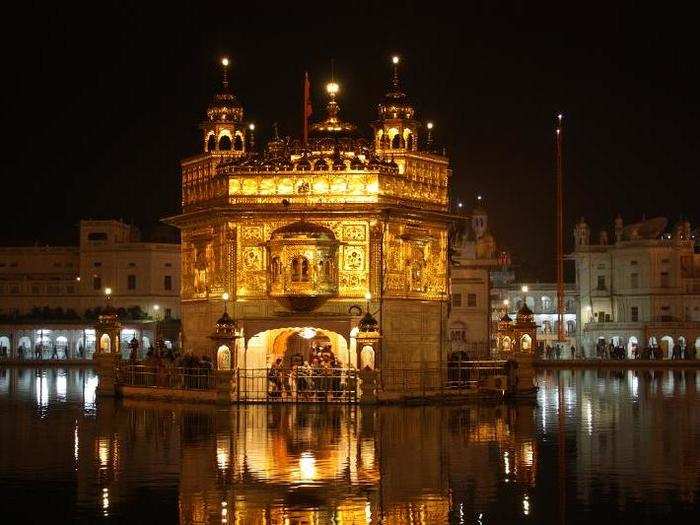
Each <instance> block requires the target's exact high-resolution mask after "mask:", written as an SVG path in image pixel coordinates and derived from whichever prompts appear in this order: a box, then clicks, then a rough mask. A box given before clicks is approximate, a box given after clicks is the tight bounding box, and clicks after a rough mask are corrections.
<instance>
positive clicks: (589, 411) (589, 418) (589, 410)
mask: <svg viewBox="0 0 700 525" xmlns="http://www.w3.org/2000/svg"><path fill="white" fill-rule="evenodd" d="M584 412H585V415H586V427H587V428H588V435H589V436H590V435H591V434H593V407H592V406H591V400H590V399H586V401H585V403H584Z"/></svg>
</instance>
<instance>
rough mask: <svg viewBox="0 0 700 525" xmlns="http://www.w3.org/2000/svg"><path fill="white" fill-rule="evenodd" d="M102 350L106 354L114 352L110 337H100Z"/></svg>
mask: <svg viewBox="0 0 700 525" xmlns="http://www.w3.org/2000/svg"><path fill="white" fill-rule="evenodd" d="M100 350H101V351H102V352H106V353H109V352H111V351H112V341H111V340H110V339H109V335H107V334H102V337H100Z"/></svg>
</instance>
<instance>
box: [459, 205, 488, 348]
mask: <svg viewBox="0 0 700 525" xmlns="http://www.w3.org/2000/svg"><path fill="white" fill-rule="evenodd" d="M499 264H500V263H499V261H498V259H497V257H496V243H495V241H494V238H493V236H492V235H491V233H490V232H489V229H488V215H487V214H486V210H485V209H484V208H483V207H482V206H480V205H477V206H476V207H475V209H474V210H473V211H472V216H471V217H470V218H466V217H465V220H464V221H462V222H461V223H459V224H458V225H457V228H456V232H455V233H454V235H453V238H452V241H451V258H450V297H451V301H450V315H449V324H448V328H449V338H450V355H451V356H452V357H455V358H458V357H459V356H461V357H463V358H464V357H466V356H465V355H464V353H466V354H467V356H468V357H470V358H481V357H487V356H489V355H490V349H491V304H490V300H489V295H490V272H491V271H492V270H494V269H495V268H496V267H498V266H499Z"/></svg>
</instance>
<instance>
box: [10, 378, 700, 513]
mask: <svg viewBox="0 0 700 525" xmlns="http://www.w3.org/2000/svg"><path fill="white" fill-rule="evenodd" d="M94 378H95V376H94V374H93V373H92V372H91V371H89V370H87V371H86V370H80V369H73V368H66V369H43V370H39V369H21V368H12V369H1V368H0V413H4V414H6V415H8V416H9V417H11V420H12V423H13V424H11V425H0V441H1V442H2V443H6V444H8V445H7V446H5V447H0V481H3V482H4V483H6V484H7V481H5V480H4V479H3V478H2V474H3V473H7V472H18V473H19V474H18V475H17V477H16V479H15V481H14V483H25V482H24V481H22V480H24V479H25V478H26V483H27V485H26V486H30V485H31V484H32V483H35V479H36V475H37V474H36V473H41V475H42V476H46V477H47V478H48V479H52V480H55V483H52V485H53V486H59V487H62V488H63V489H64V490H65V491H66V493H67V494H70V496H69V501H68V502H67V503H66V505H70V508H71V509H74V512H75V513H77V515H79V516H85V517H86V519H88V521H95V520H97V519H100V518H108V519H114V520H117V521H120V520H123V519H125V517H127V516H134V515H144V513H146V514H148V512H150V511H151V509H152V507H153V505H154V502H158V510H157V512H158V515H159V517H160V518H161V520H162V521H163V522H168V523H172V522H177V521H179V522H180V523H182V524H204V523H236V524H257V523H266V524H276V523H279V524H297V523H298V524H306V523H308V524H321V523H336V524H348V523H353V524H360V523H363V524H379V523H382V524H384V523H386V524H399V523H402V524H403V523H411V524H421V523H425V524H432V523H470V524H478V523H483V524H486V523H488V524H495V523H512V522H519V521H528V520H529V521H530V522H532V523H562V522H566V519H567V518H570V517H571V516H572V514H575V513H577V514H576V515H577V516H578V515H580V516H589V517H590V516H591V515H592V514H590V513H591V512H597V513H598V514H599V515H602V516H607V512H608V511H607V510H603V506H604V505H606V502H608V503H609V502H610V501H618V502H622V501H623V500H624V502H626V503H625V504H626V505H633V507H634V509H640V512H643V511H644V509H645V508H647V507H645V505H647V506H648V505H657V506H659V508H661V507H662V506H664V505H666V506H668V505H670V503H669V502H673V504H674V505H676V506H679V505H680V506H683V505H685V506H686V507H679V508H688V506H694V505H697V501H698V490H699V487H700V481H699V480H698V477H697V472H698V468H700V450H699V449H698V447H697V446H696V443H697V437H698V429H700V411H698V410H696V408H697V406H698V402H699V399H698V395H697V393H698V387H699V386H700V373H698V372H697V371H695V370H677V371H656V370H637V371H635V370H623V371H619V370H618V371H616V370H601V371H596V370H577V371H546V372H543V373H542V374H541V375H540V377H539V384H540V387H541V389H540V393H539V395H538V400H537V403H536V404H532V405H527V404H525V405H522V404H516V405H499V404H488V403H480V404H474V405H466V406H440V407H438V406H378V407H377V406H375V407H364V406H346V405H330V406H329V405H313V404H308V405H279V406H271V405H246V406H237V407H232V408H228V407H227V408H226V409H222V410H219V409H217V408H216V407H215V406H211V405H186V404H173V403H166V402H160V403H158V402H148V401H128V400H125V401H123V402H122V401H114V400H104V399H98V400H97V401H95V399H94V387H93V386H92V385H93V383H94V381H95V379H94ZM46 429H50V431H46ZM18 480H19V481H18ZM562 480H563V481H562ZM10 486H12V485H10ZM17 486H21V487H24V486H25V485H24V484H20V485H17ZM18 494H20V492H15V493H14V494H13V495H12V497H14V498H17V497H18ZM22 494H23V492H22ZM599 502H601V503H599ZM597 505H601V507H600V509H597V507H596V506H597ZM607 508H609V505H608V507H606V509H607ZM664 508H665V507H664ZM562 509H563V510H562ZM591 509H593V510H591ZM37 512H38V514H37V515H43V514H42V513H44V514H46V513H47V512H49V511H48V510H47V511H44V510H43V509H38V511H37ZM581 512H582V513H583V514H581ZM586 513H588V514H586ZM582 519H583V518H582ZM10 521H11V520H9V521H8V522H10ZM601 522H604V520H603V521H601Z"/></svg>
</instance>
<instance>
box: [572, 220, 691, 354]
mask: <svg viewBox="0 0 700 525" xmlns="http://www.w3.org/2000/svg"><path fill="white" fill-rule="evenodd" d="M667 224H668V221H667V220H666V219H665V218H657V219H653V220H648V221H643V222H639V223H635V224H631V225H629V226H627V227H624V225H623V222H622V218H621V217H619V216H618V217H617V219H615V221H614V230H613V233H614V235H613V237H614V241H613V242H611V240H610V239H611V237H610V236H609V235H608V232H607V231H606V230H602V231H601V232H600V235H599V236H598V242H597V243H595V244H594V243H591V239H590V237H591V236H590V228H589V226H588V225H587V224H586V222H585V221H584V220H583V219H581V220H580V221H579V223H578V224H577V225H576V227H575V229H574V240H575V248H574V252H573V254H572V255H571V256H570V259H573V260H574V261H575V264H576V284H577V288H578V291H579V297H580V309H579V316H580V319H581V323H582V330H581V343H582V345H583V348H584V350H585V352H586V355H587V356H589V357H592V356H595V355H596V346H597V345H598V344H599V342H600V343H602V342H606V343H610V342H613V343H614V344H616V345H617V344H619V345H621V346H623V347H625V348H626V349H627V353H628V357H631V356H632V354H633V349H634V347H635V345H636V346H637V347H639V348H644V347H655V346H657V347H659V348H661V349H662V350H663V355H664V357H666V358H670V357H671V356H672V351H673V349H674V347H676V348H688V349H690V348H692V347H693V346H694V347H695V348H700V254H696V253H695V236H694V235H693V234H692V232H691V227H690V223H689V222H687V221H680V222H679V223H678V224H677V225H676V226H675V227H674V228H673V230H672V231H671V232H668V231H667Z"/></svg>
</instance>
